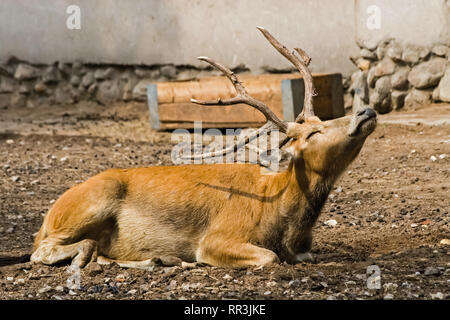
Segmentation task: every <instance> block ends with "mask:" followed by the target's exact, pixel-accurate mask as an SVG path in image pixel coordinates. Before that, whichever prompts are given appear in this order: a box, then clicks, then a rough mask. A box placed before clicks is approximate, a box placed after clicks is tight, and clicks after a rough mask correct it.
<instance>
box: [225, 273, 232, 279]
mask: <svg viewBox="0 0 450 320" xmlns="http://www.w3.org/2000/svg"><path fill="white" fill-rule="evenodd" d="M223 279H224V280H231V279H233V277H232V276H230V275H229V274H228V273H227V274H226V275H224V276H223Z"/></svg>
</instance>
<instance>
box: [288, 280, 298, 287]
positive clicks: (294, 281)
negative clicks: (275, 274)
mask: <svg viewBox="0 0 450 320" xmlns="http://www.w3.org/2000/svg"><path fill="white" fill-rule="evenodd" d="M300 285H301V282H300V280H298V279H295V280H291V281H289V287H290V288H298V287H300Z"/></svg>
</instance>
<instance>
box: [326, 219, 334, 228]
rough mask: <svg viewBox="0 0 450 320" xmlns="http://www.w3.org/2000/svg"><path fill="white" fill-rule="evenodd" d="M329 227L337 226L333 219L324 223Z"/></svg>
mask: <svg viewBox="0 0 450 320" xmlns="http://www.w3.org/2000/svg"><path fill="white" fill-rule="evenodd" d="M324 223H325V224H326V225H327V226H329V227H335V226H336V225H337V221H336V220H334V219H330V220H327V221H325V222H324Z"/></svg>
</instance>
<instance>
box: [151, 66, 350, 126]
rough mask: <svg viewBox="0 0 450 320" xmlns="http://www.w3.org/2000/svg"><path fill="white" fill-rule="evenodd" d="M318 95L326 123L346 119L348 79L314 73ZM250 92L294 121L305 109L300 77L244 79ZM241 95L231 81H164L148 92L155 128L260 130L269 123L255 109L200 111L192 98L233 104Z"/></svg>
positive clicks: (317, 107)
mask: <svg viewBox="0 0 450 320" xmlns="http://www.w3.org/2000/svg"><path fill="white" fill-rule="evenodd" d="M313 77H314V84H315V87H316V91H317V92H318V95H317V96H315V97H314V108H315V113H316V115H317V116H318V117H320V118H321V119H333V118H336V117H340V116H342V115H344V102H343V89H342V77H341V75H340V74H313ZM239 78H240V80H241V81H242V82H243V84H244V86H245V88H246V89H247V91H248V93H249V94H250V95H251V96H253V97H254V98H255V99H258V100H261V101H263V102H264V103H265V104H267V105H268V106H269V107H270V108H271V110H272V111H273V112H274V113H275V114H276V115H277V116H278V117H279V118H281V119H284V120H287V121H293V120H294V119H295V117H296V116H297V114H299V113H300V112H301V110H302V108H303V98H304V96H303V94H304V86H303V79H302V78H301V76H300V74H298V73H296V74H295V73H294V74H270V75H259V76H250V75H241V76H240V77H239ZM234 95H235V90H234V87H233V86H232V84H231V83H230V82H229V80H228V79H226V78H225V77H209V78H202V79H200V80H196V81H183V82H160V83H156V84H150V85H148V87H147V98H148V106H149V111H150V123H151V126H152V128H153V129H156V130H166V129H175V128H193V125H194V121H202V126H203V128H244V127H257V126H260V125H262V124H263V123H264V122H265V118H264V116H263V115H262V114H261V113H260V112H258V111H256V110H255V109H253V108H251V107H249V106H247V105H245V104H238V105H233V106H200V105H197V104H194V103H191V102H190V99H191V98H193V99H198V100H215V99H218V98H221V99H228V98H231V97H233V96H234Z"/></svg>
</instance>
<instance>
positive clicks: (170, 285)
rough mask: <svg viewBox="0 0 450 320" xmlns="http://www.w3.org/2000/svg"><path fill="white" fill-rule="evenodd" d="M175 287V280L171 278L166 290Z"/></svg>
mask: <svg viewBox="0 0 450 320" xmlns="http://www.w3.org/2000/svg"><path fill="white" fill-rule="evenodd" d="M176 288H177V281H176V280H172V281H170V283H169V285H168V286H167V290H175V289H176Z"/></svg>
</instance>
